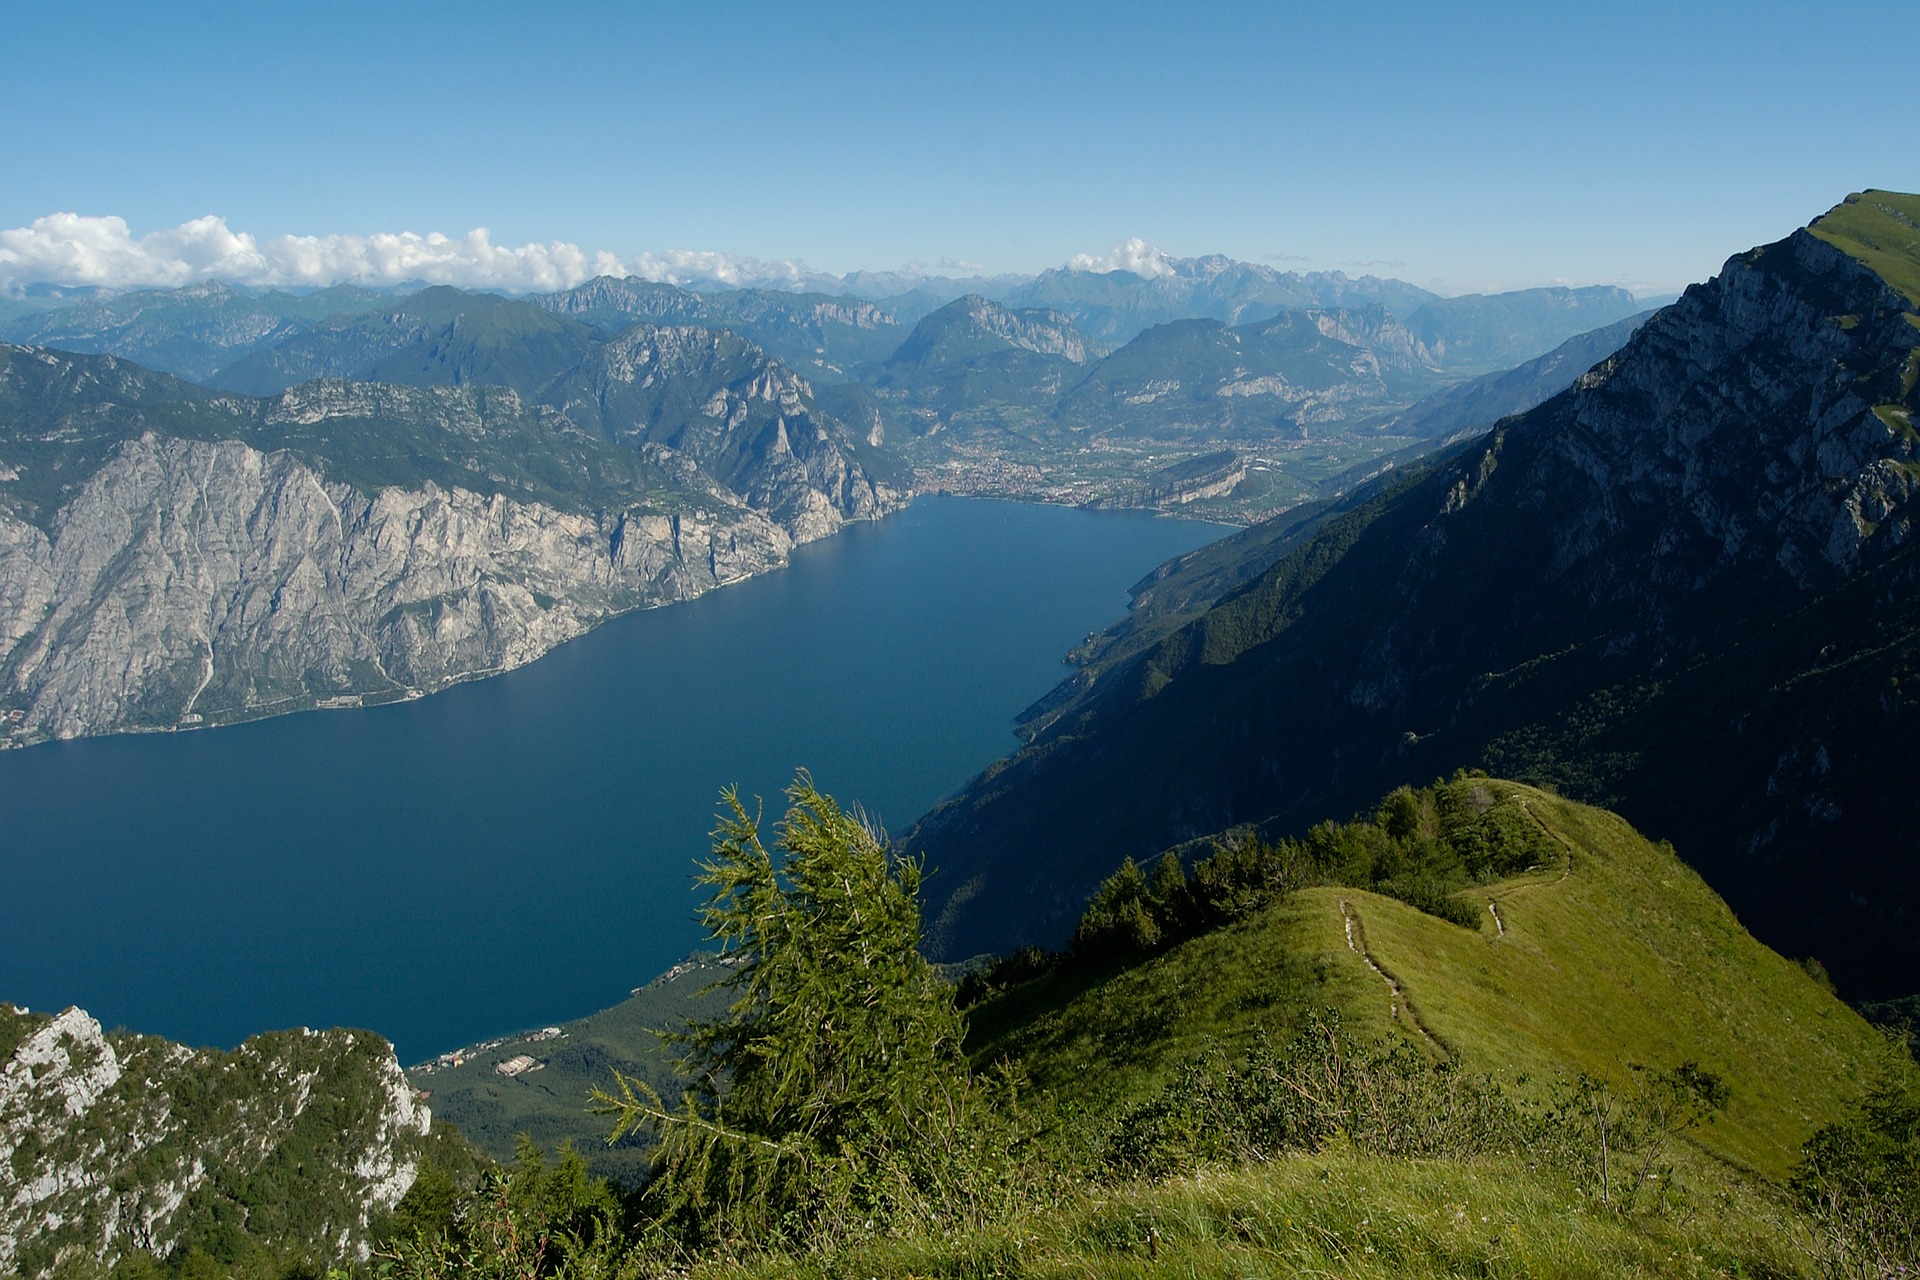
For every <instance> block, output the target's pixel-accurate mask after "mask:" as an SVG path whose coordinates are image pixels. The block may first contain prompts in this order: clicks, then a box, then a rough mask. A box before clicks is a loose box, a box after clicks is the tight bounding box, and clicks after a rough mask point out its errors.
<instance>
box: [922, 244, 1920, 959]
mask: <svg viewBox="0 0 1920 1280" xmlns="http://www.w3.org/2000/svg"><path fill="white" fill-rule="evenodd" d="M1910 311H1911V306H1910V304H1909V302H1908V301H1907V299H1905V298H1904V297H1903V296H1902V295H1901V294H1900V293H1898V292H1897V291H1895V290H1894V289H1893V288H1891V287H1890V286H1889V285H1888V284H1887V282H1886V281H1885V280H1884V279H1882V278H1881V277H1880V276H1878V275H1876V274H1875V273H1874V272H1873V271H1872V270H1869V269H1868V268H1867V267H1866V266H1865V265H1863V263H1862V262H1861V261H1859V260H1858V259H1856V258H1854V257H1852V256H1849V255H1848V254H1846V253H1844V252H1842V251H1840V250H1839V249H1836V248H1834V247H1833V246H1831V245H1829V244H1827V243H1825V242H1823V241H1822V240H1821V239H1819V238H1817V237H1816V236H1814V235H1811V234H1808V233H1807V232H1796V233H1795V234H1794V235H1792V236H1790V237H1788V238H1787V239H1786V240H1783V241H1781V242H1779V243H1777V244H1774V245H1769V246H1765V247H1763V248H1760V249H1756V250H1754V251H1752V252H1750V253H1747V254H1743V255H1740V256H1738V257H1736V258H1734V259H1732V260H1730V261H1729V262H1728V264H1727V266H1726V268H1725V269H1724V270H1723V271H1722V273H1721V274H1720V275H1719V276H1717V277H1716V278H1715V279H1714V280H1713V281H1712V282H1710V283H1708V284H1706V285H1697V286H1695V287H1693V288H1692V289H1690V290H1688V292H1687V294H1686V295H1685V297H1683V298H1682V299H1681V300H1680V302H1678V303H1676V304H1675V305H1674V306H1672V307H1669V308H1667V309H1666V310H1665V311H1663V312H1661V313H1660V314H1659V315H1658V316H1656V317H1655V318H1654V319H1653V320H1651V321H1649V322H1648V323H1647V324H1646V325H1645V326H1644V327H1643V328H1641V330H1640V331H1639V332H1638V333H1637V334H1636V335H1635V336H1634V337H1633V338H1632V339H1631V340H1630V341H1629V342H1628V344H1627V345H1626V346H1625V347H1624V348H1623V349H1622V350H1621V351H1620V352H1619V353H1618V354H1616V355H1614V356H1613V357H1610V358H1609V359H1608V360H1607V361H1606V362H1604V363H1603V364H1601V365H1600V366H1599V367H1598V368H1596V369H1594V370H1593V371H1591V372H1590V373H1588V374H1587V375H1585V376H1584V377H1583V378H1582V379H1581V380H1580V381H1579V383H1578V384H1576V386H1575V387H1574V388H1573V389H1571V390H1569V391H1568V392H1566V393H1563V394H1562V395H1560V396H1558V397H1556V398H1554V399H1553V400H1550V401H1548V402H1547V403H1546V404H1544V405H1542V406H1540V407H1538V408H1536V409H1534V410H1533V411H1531V412H1530V413H1528V414H1526V415H1524V416H1522V417H1520V418H1518V419H1514V420H1511V421H1509V422H1507V423H1504V424H1502V425H1501V427H1499V428H1498V429H1496V430H1495V431H1494V432H1493V433H1492V434H1490V435H1489V436H1488V437H1486V438H1485V440H1483V441H1482V442H1480V443H1479V444H1478V445H1476V446H1475V447H1473V448H1470V449H1466V450H1464V451H1463V452H1462V453H1461V454H1459V455H1458V456H1457V458H1456V459H1455V460H1453V461H1452V462H1450V463H1448V464H1447V465H1445V466H1443V467H1441V468H1439V469H1438V470H1437V471H1436V472H1435V473H1434V474H1432V475H1430V476H1428V477H1427V478H1426V479H1424V480H1422V481H1420V482H1418V483H1416V484H1414V485H1412V486H1411V487H1408V488H1405V489H1401V490H1399V491H1397V492H1389V493H1383V494H1381V495H1380V496H1378V497H1376V498H1374V499H1373V500H1371V501H1369V502H1368V503H1366V504H1364V505H1363V506H1361V507H1359V508H1357V509H1355V510H1352V511H1348V512H1345V513H1343V514H1341V515H1340V516H1339V517H1338V518H1336V519H1334V520H1332V521H1330V522H1328V523H1327V524H1326V525H1324V526H1322V527H1321V528H1320V529H1319V530H1318V531H1317V532H1316V534H1315V536H1314V537H1312V538H1311V539H1309V540H1308V541H1307V542H1305V543H1304V544H1302V545H1299V546H1297V547H1295V548H1294V549H1293V550H1292V551H1291V552H1290V553H1289V554H1288V555H1286V556H1285V557H1283V558H1282V559H1281V560H1280V561H1279V562H1278V563H1277V564H1275V565H1274V566H1273V567H1272V568H1271V569H1269V570H1268V571H1267V572H1266V573H1265V574H1263V575H1262V576H1261V577H1260V578H1258V579H1257V580H1256V581H1254V582H1253V583H1252V584H1250V585H1249V586H1247V587H1246V588H1244V589H1242V590H1241V591H1240V592H1239V593H1238V594H1237V595H1234V596H1232V597H1229V598H1228V599H1226V600H1224V601H1223V602H1221V603H1220V604H1218V605H1216V606H1215V607H1214V608H1213V609H1212V610H1211V611H1209V612H1208V613H1207V614H1206V615H1204V616H1202V617H1201V618H1199V619H1198V620H1196V621H1194V622H1192V623H1190V624H1189V625H1187V626H1186V627H1184V628H1183V629H1182V630H1181V631H1179V632H1177V633H1176V634H1174V635H1173V636H1170V637H1168V638H1167V639H1166V640H1164V641H1162V642H1160V643H1159V644H1158V645H1156V646H1155V647H1154V648H1152V649H1150V650H1148V651H1147V652H1145V653H1143V654H1141V655H1140V656H1139V657H1137V658H1136V659H1134V660H1132V661H1131V662H1130V663H1128V664H1126V665H1124V666H1122V667H1121V668H1120V669H1118V670H1117V671H1115V672H1113V673H1111V674H1110V675H1109V676H1108V677H1107V678H1106V679H1105V680H1104V681H1103V682H1102V683H1103V684H1104V685H1105V688H1104V689H1100V688H1098V687H1096V690H1095V692H1094V693H1093V695H1092V697H1091V698H1090V699H1089V700H1088V702H1087V703H1086V704H1085V707H1084V709H1083V710H1082V711H1080V712H1079V713H1078V714H1076V715H1072V716H1067V717H1063V718H1062V719H1061V720H1059V721H1057V722H1055V723H1054V724H1053V725H1052V726H1051V727H1050V728H1049V729H1048V730H1047V731H1046V732H1045V733H1043V734H1042V735H1041V736H1040V737H1039V738H1038V740H1036V741H1035V743H1034V744H1033V745H1032V746H1030V747H1029V748H1028V749H1026V750H1025V751H1023V752H1021V753H1020V754H1019V755H1017V756H1015V757H1013V758H1012V759H1011V760H1009V761H1006V762H1003V763H1002V764H1001V765H998V766H995V767H994V768H993V769H990V770H989V771H988V772H987V773H986V774H984V775H982V777H981V778H980V779H979V780H977V781H976V782H975V784H974V785H973V786H972V787H971V788H969V789H968V791H966V792H965V793H963V794H962V795H961V796H960V797H958V798H957V799H956V800H954V801H952V802H950V803H948V804H946V805H944V806H942V807H941V808H939V809H937V810H935V811H934V812H933V813H932V814H930V815H929V816H928V817H927V818H926V819H925V820H923V823H922V825H921V827H920V828H918V829H917V831H916V833H915V834H914V836H913V838H912V846H913V847H914V848H915V849H916V850H918V851H920V852H923V853H925V854H926V855H927V856H928V857H929V858H930V859H931V860H932V861H933V862H934V863H935V864H937V865H941V866H943V867H945V868H946V869H947V874H946V875H945V876H944V877H942V879H943V880H944V881H945V884H944V885H939V884H938V882H936V892H941V891H944V893H945V895H946V897H945V906H944V912H943V914H942V916H941V925H942V928H943V930H944V932H943V938H944V945H945V946H946V948H947V949H948V950H949V951H950V952H955V953H959V954H965V953H969V952H972V951H977V950H982V949H994V950H1003V949H1006V948H1008V947H1010V946H1011V945H1013V944H1015V943H1017V942H1020V941H1023V940H1026V939H1028V938H1046V937H1053V936H1058V932H1059V930H1060V929H1061V928H1062V927H1063V923H1064V921H1065V919H1066V918H1067V917H1068V915H1069V914H1070V913H1071V912H1073V911H1074V910H1075V909H1076V904H1077V903H1078V902H1079V901H1080V900H1081V899H1082V897H1083V895H1084V894H1085V893H1086V892H1087V891H1088V890H1089V889H1090V887H1091V885H1092V883H1093V882H1094V880H1095V878H1096V877H1097V875H1098V874H1099V873H1100V868H1101V867H1102V866H1110V865H1111V863H1112V861H1113V859H1114V858H1116V857H1117V856H1119V855H1121V854H1127V853H1133V854H1146V853H1151V852H1153V851H1154V850H1156V849H1158V848H1161V847H1164V846H1166V845H1169V844H1172V843H1176V842H1178V841H1180V840H1183V839H1188V838H1191V837H1194V836H1198V835H1204V834H1207V833H1209V832H1213V831H1218V830H1220V829H1222V828H1225V827H1228V826H1231V825H1233V824H1235V823H1243V822H1249V821H1264V822H1269V823H1273V824H1278V825H1279V826H1280V827H1281V828H1283V829H1292V828H1295V827H1297V826H1299V825H1301V824H1302V823H1304V822H1305V821H1311V820H1313V819H1314V818H1316V817H1318V816H1320V815H1322V814H1325V813H1330V812H1331V813H1338V812H1342V811H1350V810H1351V808H1352V807H1354V806H1357V805H1359V804H1361V803H1364V802H1365V801H1366V799H1367V797H1368V796H1370V795H1373V794H1378V793H1380V792H1382V791H1385V790H1386V789H1388V788H1389V787H1390V786H1392V785H1393V784H1395V783H1397V782H1399V781H1402V780H1404V779H1407V778H1420V777H1430V776H1432V775H1433V774H1435V773H1437V772H1445V771H1447V770H1449V769H1452V768H1454V767H1456V766H1460V765H1471V764H1477V763H1481V762H1483V761H1484V762H1485V763H1487V764H1488V765H1489V767H1493V768H1497V769H1499V770H1500V771H1502V772H1504V773H1507V774H1509V775H1518V776H1522V777H1525V778H1532V779H1537V780H1544V781H1551V782H1554V783H1555V784H1556V785H1559V786H1561V787H1562V788H1564V789H1567V790H1570V791H1572V792H1574V793H1575V794H1578V795H1580V796H1582V797H1585V798H1590V799H1595V800H1608V801H1613V802H1615V803H1616V806H1617V807H1618V808H1620V810H1621V811H1622V812H1623V813H1624V814H1625V815H1626V816H1627V817H1628V818H1629V819H1630V820H1633V821H1634V822H1635V823H1636V824H1637V825H1640V826H1642V827H1644V828H1646V829H1649V830H1651V831H1652V832H1654V833H1655V834H1658V835H1663V836H1668V837H1670V838H1672V839H1673V840H1674V841H1675V842H1676V844H1677V845H1678V846H1679V848H1680V850H1681V852H1682V854H1683V855H1684V856H1686V857H1687V858H1688V859H1689V860H1690V861H1691V862H1693V863H1694V865H1696V866H1698V867H1700V868H1701V869H1702V870H1703V872H1704V873H1705V874H1706V875H1707V877H1708V879H1709V881H1710V882H1711V883H1713V884H1714V885H1715V887H1716V888H1718V889H1719V890H1720V891H1721V892H1722V893H1723V894H1724V895H1725V896H1726V897H1727V898H1728V899H1729V901H1730V902H1732V903H1733V905H1734V907H1735V909H1736V910H1737V911H1739V912H1740V913H1741V915H1742V918H1743V919H1745V920H1747V921H1748V922H1749V924H1751V925H1752V926H1753V928H1754V929H1755V931H1756V933H1758V934H1759V936H1760V937H1761V938H1762V939H1763V940H1766V941H1768V942H1770V943H1772V944H1773V945H1775V946H1777V947H1780V948H1782V949H1784V950H1787V951H1789V952H1791V953H1796V954H1807V953H1809V952H1811V953H1813V954H1817V955H1819V956H1820V958H1822V959H1823V960H1825V961H1826V962H1827V963H1828V965H1829V967H1830V968H1832V970H1833V972H1834V973H1835V975H1836V977H1837V978H1838V979H1839V980H1840V981H1841V982H1842V984H1843V985H1844V986H1845V987H1846V988H1847V989H1848V990H1849V991H1850V992H1852V993H1853V994H1855V995H1857V996H1872V995H1877V994H1901V993H1904V992H1905V991H1906V990H1910V989H1911V988H1912V987H1913V986H1914V985H1916V979H1920V950H1917V949H1916V941H1915V938H1914V935H1913V934H1912V931H1911V929H1910V928H1909V927H1907V926H1906V925H1905V924H1904V923H1903V922H1904V921H1908V920H1910V919H1911V918H1912V917H1913V915H1914V913H1915V912H1916V911H1917V910H1920V876H1916V868H1915V867H1914V865H1913V863H1912V859H1911V856H1910V854H1909V853H1908V852H1907V851H1909V850H1911V849H1912V848H1913V847H1915V845H1916V843H1920V831H1916V830H1915V828H1914V821H1915V820H1914V817H1913V815H1912V814H1911V813H1910V812H1908V808H1907V806H1906V805H1905V804H1904V802H1903V801H1902V800H1901V799H1899V798H1898V797H1899V795H1900V794H1901V793H1902V791H1903V788H1902V787H1900V786H1897V785H1889V784H1888V779H1890V778H1898V777H1900V776H1901V772H1900V770H1901V767H1902V766H1901V765H1900V764H1899V762H1901V761H1904V760H1909V759H1911V758H1913V752H1914V748H1915V747H1920V712H1916V710H1915V709H1914V707H1913V705H1912V704H1911V702H1910V701H1909V700H1908V699H1907V697H1906V695H1905V694H1904V692H1902V690H1903V688H1904V682H1905V680H1907V679H1909V678H1911V676H1912V674H1913V671H1914V668H1915V666H1916V664H1920V601H1916V596H1915V592H1914V591H1913V583H1914V582H1915V581H1916V575H1917V574H1920V561H1917V560H1916V554H1920V553H1916V550H1915V548H1914V544H1913V542H1912V539H1911V536H1910V535H1911V511H1910V506H1909V504H1910V499H1911V495H1912V491H1913V487H1914V478H1915V476H1916V475H1917V474H1920V466H1917V465H1916V458H1915V453H1916V448H1917V447H1920V437H1916V434H1915V433H1914V432H1913V430H1912V428H1911V425H1910V423H1911V414H1912V412H1913V410H1914V408H1915V407H1916V393H1915V385H1914V384H1915V376H1914V375H1915V369H1916V361H1917V360H1920V355H1916V349H1920V325H1917V324H1916V322H1915V321H1914V320H1912V319H1910V318H1909V312H1910ZM1703 797H1713V800H1712V801H1711V802H1706V801H1705V800H1704V799H1703Z"/></svg>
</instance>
